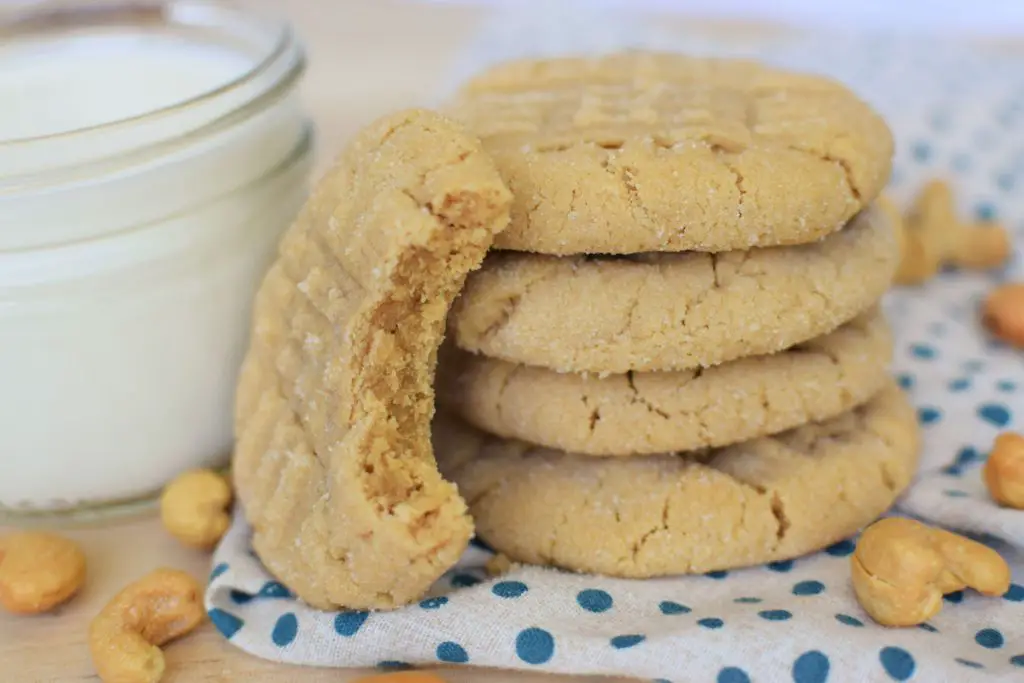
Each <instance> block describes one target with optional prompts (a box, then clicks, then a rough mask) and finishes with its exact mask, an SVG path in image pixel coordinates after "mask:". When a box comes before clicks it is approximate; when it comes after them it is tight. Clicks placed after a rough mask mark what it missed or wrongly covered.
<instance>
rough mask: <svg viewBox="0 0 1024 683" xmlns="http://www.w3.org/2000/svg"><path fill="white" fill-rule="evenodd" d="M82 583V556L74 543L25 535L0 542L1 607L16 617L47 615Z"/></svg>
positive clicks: (38, 534) (40, 534)
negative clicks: (17, 615)
mask: <svg viewBox="0 0 1024 683" xmlns="http://www.w3.org/2000/svg"><path fill="white" fill-rule="evenodd" d="M83 583H85V555H84V554H83V553H82V549H81V548H79V547H78V544H77V543H75V542H74V541H72V540H70V539H67V538H64V537H63V536H57V535H56V534H50V533H44V532H38V531H34V532H33V531H24V532H19V533H14V534H10V535H8V536H4V537H2V538H0V604H2V605H3V606H4V607H5V608H6V609H7V610H9V611H11V612H14V613H15V614H37V613H39V612H46V611H49V610H51V609H53V608H54V607H56V606H57V605H59V604H61V603H62V602H64V601H65V600H68V599H69V598H71V596H73V595H74V594H75V593H77V592H78V590H79V589H80V588H81V587H82V584H83Z"/></svg>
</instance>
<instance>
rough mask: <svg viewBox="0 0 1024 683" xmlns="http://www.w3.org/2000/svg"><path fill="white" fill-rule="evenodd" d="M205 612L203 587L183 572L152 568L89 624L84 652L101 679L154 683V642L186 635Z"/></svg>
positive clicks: (157, 666) (159, 670) (157, 665)
mask: <svg viewBox="0 0 1024 683" xmlns="http://www.w3.org/2000/svg"><path fill="white" fill-rule="evenodd" d="M205 616H206V613H205V611H204V610H203V602H202V589H201V587H200V586H199V583H198V582H197V581H196V580H195V579H193V578H192V577H191V576H189V575H188V574H186V573H185V572H182V571H178V570H176V569H157V570H156V571H154V572H151V573H150V574H147V575H146V576H144V577H143V578H141V579H139V580H138V581H136V582H135V583H132V584H129V585H128V586H126V587H125V588H124V589H123V590H122V591H121V592H120V593H118V594H117V595H115V596H114V598H113V599H112V600H111V601H110V602H109V603H107V606H106V607H104V608H103V611H102V612H100V613H99V614H97V615H96V616H95V617H94V618H93V620H92V623H91V624H90V625H89V651H90V652H91V653H92V661H93V665H94V666H95V667H96V673H97V674H98V675H99V677H100V680H102V681H103V683H156V682H157V681H159V680H160V677H161V676H163V673H164V654H163V652H161V651H160V648H159V646H160V645H163V644H164V643H166V642H168V641H169V640H173V639H174V638H178V637H180V636H183V635H185V634H186V633H188V632H189V631H191V630H192V629H194V628H195V627H196V626H198V625H199V624H200V623H201V622H202V621H203V618H204V617H205Z"/></svg>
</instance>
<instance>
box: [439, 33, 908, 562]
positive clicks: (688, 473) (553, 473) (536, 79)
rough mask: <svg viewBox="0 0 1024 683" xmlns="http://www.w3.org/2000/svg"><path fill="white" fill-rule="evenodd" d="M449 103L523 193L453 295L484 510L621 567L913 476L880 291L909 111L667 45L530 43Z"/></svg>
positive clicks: (511, 540) (682, 554) (463, 476)
mask: <svg viewBox="0 0 1024 683" xmlns="http://www.w3.org/2000/svg"><path fill="white" fill-rule="evenodd" d="M449 113H450V114H451V115H453V116H454V117H455V118H457V119H460V120H461V121H463V122H464V123H465V124H466V125H467V126H468V127H469V129H470V130H472V131H473V132H474V133H475V134H477V135H479V136H480V138H481V140H482V143H483V146H484V150H485V151H486V152H487V154H488V155H489V156H490V157H491V158H492V159H493V160H494V163H495V165H496V167H497V169H498V172H499V174H500V175H501V177H502V179H503V181H504V182H505V184H506V185H507V186H508V188H509V189H510V190H511V192H512V195H513V199H512V208H511V220H510V223H509V226H508V228H507V229H505V230H504V231H503V232H501V233H500V234H499V235H498V236H497V239H496V241H495V250H493V251H491V253H490V254H489V255H488V257H487V258H486V260H485V261H484V265H483V267H482V268H481V269H480V270H479V271H477V272H475V273H473V274H472V275H471V276H470V277H469V279H468V281H467V283H466V287H465V289H464V290H463V292H462V294H461V296H460V298H459V299H458V301H457V302H456V305H455V307H454V308H453V310H452V312H451V314H450V316H449V321H448V325H449V343H448V346H446V347H445V348H444V349H442V352H441V363H440V369H439V375H438V394H439V401H440V402H441V404H442V406H443V408H444V409H443V410H442V411H440V413H439V417H438V418H437V421H436V423H435V429H434V432H435V434H434V444H435V452H436V456H437V459H438V464H439V467H440V469H441V471H442V473H443V474H444V475H445V476H446V477H448V478H449V479H450V480H452V481H454V482H455V483H456V484H457V485H458V486H459V491H460V493H461V494H462V496H463V497H464V498H465V500H466V501H467V503H468V505H469V508H470V513H471V514H472V516H473V518H474V522H475V525H476V531H477V533H478V535H479V536H480V537H481V538H482V539H483V540H484V541H486V542H487V543H489V544H490V545H491V546H492V547H494V548H495V549H496V550H498V551H501V552H503V553H504V554H506V555H507V556H509V557H510V558H511V559H513V560H517V561H523V562H529V563H537V564H550V565H555V566H560V567H564V568H568V569H573V570H579V571H587V572H597V573H603V574H609V575H615V576H631V577H642V576H657V575H665V574H679V573H694V572H706V571H710V570H719V569H726V568H730V567H738V566H745V565H751V564H758V563H762V562H767V561H773V560H781V559H786V558H790V557H794V556H798V555H801V554H805V553H807V552H811V551H814V550H817V549H819V548H821V547H823V546H825V545H828V544H830V543H833V542H835V541H837V540H839V539H841V538H844V537H846V536H848V535H850V534H852V533H853V532H855V531H856V530H857V529H859V528H860V527H862V526H863V525H865V524H867V523H870V522H871V521H873V520H874V519H875V518H877V517H878V516H879V515H880V514H882V513H883V512H884V511H885V510H886V509H887V508H888V507H889V506H890V505H891V504H892V502H893V500H894V499H895V498H896V496H897V495H898V494H899V493H900V492H901V491H902V490H903V489H904V488H905V487H906V486H907V484H908V483H909V482H910V479H911V477H912V475H913V472H914V469H915V466H916V462H917V455H918V435H917V423H916V416H915V414H914V411H913V409H912V408H911V406H910V405H909V404H908V403H907V401H906V400H905V398H904V397H903V395H902V393H901V392H900V390H899V389H898V388H897V387H896V386H895V385H894V384H893V382H892V380H891V379H890V377H889V373H888V363H889V360H890V355H891V346H892V341H891V338H890V334H889V330H888V327H887V324H886V321H885V320H884V318H883V316H882V314H881V312H880V309H879V305H878V304H879V300H880V299H881V297H882V295H883V294H884V292H885V291H886V290H887V288H888V287H889V285H890V283H891V280H892V277H893V274H894V271H895V268H896V266H897V262H898V260H899V247H898V244H897V240H896V235H895V234H894V230H893V225H892V223H891V222H890V219H889V217H888V215H887V214H886V212H885V211H884V210H882V209H881V208H879V206H878V205H877V203H876V201H875V200H876V199H877V198H878V197H879V195H880V193H881V191H882V189H883V187H884V185H885V184H886V182H887V180H888V177H889V173H890V168H891V157H892V149H893V144H892V138H891V135H890V132H889V130H888V128H887V127H886V125H885V123H884V122H883V121H882V120H881V119H880V118H879V116H878V115H877V114H875V113H874V112H873V111H872V110H871V109H870V108H869V107H868V106H867V105H866V104H865V103H863V102H862V101H860V100H859V99H857V98H856V97H855V96H854V95H853V94H852V93H850V92H849V91H848V90H846V89H845V88H843V87H842V86H841V85H839V84H836V83H834V82H832V81H829V80H826V79H823V78H819V77H814V76H807V75H799V74H792V73H786V72H781V71H777V70H772V69H768V68H765V67H763V66H759V65H756V64H752V63H747V62H737V61H725V60H700V59H690V58H685V57H681V56H676V55H661V54H650V53H631V54H620V55H615V56H611V57H606V58H602V59H598V60H584V59H559V60H550V61H529V62H518V63H512V64H506V65H502V66H499V67H496V68H494V69H492V70H490V71H488V72H486V73H484V74H482V75H480V76H479V77H477V78H476V79H474V80H472V81H471V82H469V83H468V84H467V85H466V86H465V87H464V88H463V89H462V91H461V92H460V93H459V95H458V97H457V98H456V100H455V101H454V102H453V104H452V106H451V108H450V110H449Z"/></svg>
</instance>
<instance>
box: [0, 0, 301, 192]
mask: <svg viewBox="0 0 1024 683" xmlns="http://www.w3.org/2000/svg"><path fill="white" fill-rule="evenodd" d="M69 2H73V0H39V1H38V2H32V3H31V4H30V5H28V7H27V8H26V9H24V10H20V9H19V10H15V11H14V13H13V16H12V17H11V18H7V19H0V39H2V38H3V37H4V36H5V35H7V36H18V35H24V34H25V32H27V31H31V32H33V33H41V32H44V31H53V30H61V29H73V28H90V27H95V28H98V27H109V26H112V25H124V26H145V25H153V24H160V25H167V26H175V25H179V26H190V25H191V26H199V27H203V28H211V27H212V28H216V27H221V28H224V27H226V26H228V25H230V24H229V22H230V21H231V20H234V21H235V22H236V25H237V23H238V22H241V21H245V20H248V21H259V22H261V23H262V24H263V25H264V27H268V26H272V27H273V30H274V32H275V35H274V37H273V38H272V40H271V47H270V48H269V50H267V51H266V53H265V54H263V55H262V57H260V58H257V59H255V60H254V63H253V65H252V66H250V67H249V68H248V69H246V70H245V71H243V72H242V73H241V74H239V75H238V76H236V77H234V78H232V79H231V80H229V81H228V82H226V83H224V84H221V85H219V86H217V87H215V88H212V89H209V90H205V91H202V92H199V93H197V94H195V95H193V96H190V97H188V98H186V99H183V100H180V101H178V102H174V103H173V104H170V105H167V106H163V107H158V108H156V109H152V110H150V111H147V112H143V113H141V114H137V115H133V116H127V117H123V118H119V119H115V120H111V121H104V122H103V123H99V124H94V125H89V126H83V127H81V128H76V129H73V130H67V131H60V132H56V133H48V134H45V135H37V136H31V137H23V138H12V139H7V140H4V139H0V155H2V154H4V152H5V150H10V149H13V148H15V147H27V146H30V145H33V144H39V143H45V142H52V141H61V140H69V139H72V138H76V137H83V136H87V135H91V134H97V133H103V132H107V131H115V130H116V129H118V128H124V127H126V126H130V125H132V124H136V123H142V122H149V121H155V120H157V119H160V118H164V117H168V116H172V115H174V114H176V113H180V112H183V111H186V110H188V109H190V108H194V107H196V106H197V105H200V104H203V103H206V102H210V101H211V100H215V99H218V98H222V97H225V96H227V95H230V94H233V93H235V92H237V91H238V90H239V89H241V88H242V87H243V86H245V85H247V84H251V83H253V81H255V80H256V79H257V78H259V77H260V76H261V75H263V74H265V73H267V72H268V71H269V70H270V69H271V67H272V66H274V65H275V64H276V63H277V62H278V61H279V60H281V59H282V58H285V57H287V56H289V53H291V55H292V63H291V64H290V65H288V67H287V69H286V70H285V72H284V73H283V74H282V75H281V76H280V77H278V78H277V79H276V80H274V81H273V85H272V86H271V87H270V88H268V89H262V90H258V91H256V92H255V93H254V94H253V95H252V96H251V97H249V98H248V99H247V100H245V101H243V102H242V104H240V105H239V106H236V107H234V108H233V109H232V110H231V111H230V112H229V113H228V114H227V115H226V116H222V117H218V118H215V119H214V120H212V121H210V122H208V123H206V124H205V125H201V126H200V127H198V128H195V129H194V130H190V131H188V132H186V133H185V134H183V135H177V136H173V137H170V138H166V139H161V140H158V141H156V142H154V143H152V144H149V145H145V146H142V147H135V148H131V149H129V150H127V151H122V152H117V153H114V154H112V155H109V156H103V157H99V158H97V159H94V160H89V161H86V162H84V163H82V164H77V165H72V166H67V167H63V168H60V169H58V170H56V171H44V172H35V173H30V174H26V175H14V176H7V177H5V176H3V175H0V196H2V195H4V194H8V193H12V192H22V191H25V190H26V189H31V188H32V187H34V186H36V185H54V184H61V183H67V182H74V181H77V180H82V179H86V178H89V177H91V176H95V175H98V174H109V173H111V172H116V171H120V170H126V169H128V168H130V167H132V166H135V165H141V164H143V163H145V162H147V161H150V160H153V159H155V158H158V157H159V156H160V155H161V154H162V153H164V152H165V151H167V150H170V149H175V148H178V147H180V146H181V145H183V144H188V143H189V142H193V141H196V140H200V139H202V138H204V137H207V136H209V135H212V134H215V133H217V132H218V131H221V130H223V129H225V128H227V127H230V126H232V125H234V124H235V123H237V122H238V121H239V120H244V119H245V118H247V117H248V116H250V115H252V114H253V113H255V112H256V111H258V110H259V109H260V108H261V107H262V105H263V104H264V103H266V102H268V101H273V100H275V99H278V98H279V97H281V96H283V95H284V94H286V93H287V92H289V91H290V90H291V89H292V87H293V86H294V85H295V84H296V83H297V82H298V80H299V79H300V78H301V77H302V74H303V73H304V72H305V69H306V53H305V50H304V49H303V47H302V45H301V42H300V41H299V39H298V36H297V35H296V34H295V32H294V31H293V30H292V27H291V25H290V24H288V22H286V21H283V20H280V19H278V18H275V17H272V16H269V15H267V14H263V13H253V12H250V11H246V10H243V9H241V8H237V7H232V6H231V5H229V4H226V3H217V2H211V1H209V0H138V1H136V0H109V1H104V2H100V3H96V4H88V5H82V4H80V3H77V4H69ZM189 10H191V11H192V12H193V13H198V14H200V15H202V16H204V17H207V19H208V21H207V22H206V23H202V24H196V23H192V24H188V23H185V22H182V21H181V20H180V18H181V16H182V15H185V16H186V17H187V16H188V15H189ZM211 20H217V21H214V22H212V23H211ZM147 22H148V23H147Z"/></svg>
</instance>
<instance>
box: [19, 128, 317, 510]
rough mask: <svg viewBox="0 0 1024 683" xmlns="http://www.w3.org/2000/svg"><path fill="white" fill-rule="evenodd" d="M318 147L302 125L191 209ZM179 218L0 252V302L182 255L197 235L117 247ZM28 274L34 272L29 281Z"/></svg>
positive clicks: (174, 234)
mask: <svg viewBox="0 0 1024 683" xmlns="http://www.w3.org/2000/svg"><path fill="white" fill-rule="evenodd" d="M315 143H316V130H315V127H314V126H313V124H312V122H310V121H306V122H305V123H304V125H303V127H302V135H301V136H300V137H299V138H298V140H297V141H296V144H295V146H294V148H292V149H291V150H290V151H289V152H288V154H287V155H285V156H284V157H283V158H282V159H281V160H280V161H279V162H277V163H275V164H274V165H273V166H272V167H271V168H269V169H268V170H267V171H266V172H265V173H263V174H261V175H260V176H259V177H257V178H255V179H254V180H252V181H251V182H249V183H246V184H245V185H243V186H242V187H239V188H237V189H235V190H233V191H231V192H229V193H227V194H224V195H220V196H218V197H217V198H215V199H212V200H210V201H208V202H206V203H204V204H202V205H199V206H197V207H193V209H192V210H205V209H208V208H210V207H211V206H214V205H215V204H217V203H220V202H224V201H228V200H230V199H231V198H232V197H234V196H240V195H242V194H243V193H247V192H252V191H254V190H256V189H258V188H260V187H264V186H267V185H270V184H272V183H274V182H276V181H278V180H280V179H281V178H283V177H284V176H286V175H287V174H289V173H292V172H295V171H296V170H297V169H301V168H302V166H303V165H306V166H307V170H308V167H311V166H312V164H311V158H312V154H313V151H314V149H315V146H316V145H315ZM181 215H182V214H181V213H177V214H173V215H170V216H164V217H161V218H160V219H159V220H158V221H154V222H149V223H146V224H143V225H137V226H132V227H131V228H128V229H126V230H121V231H118V232H115V233H109V234H105V235H101V236H97V237H92V238H88V239H85V240H81V241H78V242H74V243H72V244H62V245H55V246H47V247H41V248H29V249H18V250H13V251H3V250H0V303H3V297H2V295H3V294H4V293H5V291H6V290H8V289H18V288H26V289H32V288H36V287H40V286H48V285H53V284H54V282H53V280H51V279H45V278H44V279H43V280H37V279H34V278H37V277H38V275H39V274H41V273H59V274H60V278H59V281H60V282H65V281H70V280H74V279H75V278H81V277H88V276H91V275H96V274H99V273H102V274H112V273H118V272H121V271H123V270H125V269H129V268H136V267H139V266H145V265H146V264H147V263H151V262H152V260H153V259H154V258H159V257H164V258H166V256H167V254H168V253H177V252H180V251H181V249H182V248H183V246H185V245H187V244H188V243H189V241H190V240H191V238H192V236H193V235H194V233H184V232H182V231H179V230H175V231H167V230H164V239H163V241H161V242H159V243H157V244H150V245H148V247H147V248H146V249H145V250H141V251H140V250H139V249H138V248H137V247H136V246H134V245H132V246H128V247H125V245H123V244H121V243H119V242H120V240H119V239H118V238H125V237H135V236H140V235H146V234H147V233H153V232H154V231H159V230H160V229H161V227H162V226H164V225H165V224H166V223H167V221H170V220H174V219H176V218H180V217H181ZM240 227H241V226H234V227H233V229H236V230H237V229H239V228H240ZM220 239H222V238H220ZM19 262H20V263H19ZM25 273H29V274H30V276H29V277H28V278H27V279H26V278H25V275H24V274H25ZM2 512H3V510H2V506H0V516H2Z"/></svg>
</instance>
